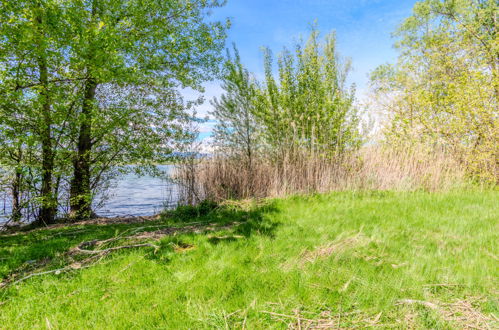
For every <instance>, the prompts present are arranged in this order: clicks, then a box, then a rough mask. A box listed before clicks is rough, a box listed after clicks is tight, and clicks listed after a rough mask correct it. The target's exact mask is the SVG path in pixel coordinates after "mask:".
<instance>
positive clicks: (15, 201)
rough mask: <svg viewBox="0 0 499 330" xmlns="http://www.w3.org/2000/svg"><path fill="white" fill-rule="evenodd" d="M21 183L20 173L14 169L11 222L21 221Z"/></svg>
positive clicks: (17, 169)
mask: <svg viewBox="0 0 499 330" xmlns="http://www.w3.org/2000/svg"><path fill="white" fill-rule="evenodd" d="M21 181H22V173H21V170H20V169H19V168H16V172H15V173H14V180H13V181H12V220H13V221H14V222H19V221H20V220H21V216H22V214H21Z"/></svg>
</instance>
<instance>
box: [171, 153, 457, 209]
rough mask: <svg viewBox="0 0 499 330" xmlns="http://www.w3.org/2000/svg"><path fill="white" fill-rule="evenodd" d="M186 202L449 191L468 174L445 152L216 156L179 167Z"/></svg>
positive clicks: (182, 192)
mask: <svg viewBox="0 0 499 330" xmlns="http://www.w3.org/2000/svg"><path fill="white" fill-rule="evenodd" d="M175 177H176V179H177V181H178V182H179V183H180V184H181V192H180V195H181V196H182V197H183V198H182V199H183V200H182V202H183V203H186V204H193V203H195V202H196V201H200V200H204V199H209V200H214V201H221V200H226V199H244V198H265V197H282V196H286V195H290V194H303V193H315V192H319V193H321V192H329V191H338V190H417V189H425V190H429V191H436V190H446V189H450V188H452V187H455V186H456V185H460V184H463V183H464V182H465V172H464V170H463V169H462V168H461V167H460V166H459V165H458V163H457V162H456V161H454V160H453V159H452V158H450V157H449V156H447V155H445V154H444V153H442V152H426V151H423V150H414V149H413V150H393V149H387V148H383V147H364V148H362V149H361V150H359V151H357V152H355V153H351V154H348V155H342V156H340V157H329V158H326V157H322V156H320V155H314V154H311V153H301V154H297V153H294V154H293V156H291V155H284V156H282V157H281V158H280V161H276V160H275V159H274V160H273V159H269V158H267V157H258V158H256V159H253V160H252V162H251V166H249V165H248V161H245V160H244V159H243V158H238V157H227V156H221V155H215V156H213V157H211V158H206V159H202V160H194V159H192V160H190V161H187V162H185V163H183V164H181V165H178V166H177V170H176V173H175Z"/></svg>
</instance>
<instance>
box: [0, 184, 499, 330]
mask: <svg viewBox="0 0 499 330" xmlns="http://www.w3.org/2000/svg"><path fill="white" fill-rule="evenodd" d="M497 194H498V193H497V191H464V192H456V191H454V192H448V193H438V194H435V193H424V192H416V193H400V192H397V193H395V192H372V193H371V192H362V193H354V192H344V193H334V194H329V195H315V196H305V197H292V198H288V199H284V200H275V201H273V202H271V203H270V204H268V205H266V206H264V207H262V206H255V205H254V206H253V207H251V208H250V209H241V208H236V207H233V208H228V207H226V208H220V209H217V210H215V211H212V212H210V213H209V215H207V216H205V217H201V218H195V219H193V220H194V221H203V222H206V223H215V224H216V223H220V224H228V223H233V222H237V223H239V224H238V225H236V226H234V227H232V228H226V229H224V230H221V231H211V232H208V233H184V234H177V235H175V236H173V237H165V238H164V239H162V240H161V242H159V244H158V245H159V246H160V249H159V250H157V251H156V252H154V250H153V249H152V248H143V249H137V250H122V251H121V252H119V251H118V252H115V253H113V254H111V255H108V256H107V257H105V258H103V259H102V260H101V261H100V262H99V263H97V264H96V265H94V266H92V267H89V268H86V269H79V270H74V271H71V272H69V273H61V274H49V275H43V276H37V277H34V278H31V279H28V280H26V281H24V282H21V283H19V284H16V285H14V286H12V287H10V288H7V289H5V288H4V289H2V292H1V298H0V299H1V300H2V305H1V310H2V312H1V313H0V323H1V324H2V328H5V329H18V328H33V327H45V326H47V327H48V325H50V327H52V328H89V327H98V328H120V329H121V328H176V329H184V328H197V329H199V328H221V327H222V328H224V327H227V328H242V327H243V324H244V327H245V328H248V329H268V328H287V327H288V326H289V323H290V322H293V323H292V324H295V323H294V322H296V319H295V318H294V317H295V316H296V315H297V314H299V315H300V316H301V317H302V318H303V319H311V320H319V319H329V318H330V319H331V320H330V321H328V322H329V323H328V324H334V325H335V326H336V325H338V326H339V327H342V328H348V327H362V328H364V327H365V328H369V327H373V326H376V327H382V328H421V329H425V328H435V329H448V328H466V327H468V326H469V327H477V326H478V327H481V328H482V327H483V328H486V327H487V326H486V325H485V324H484V323H475V322H487V323H488V327H490V328H495V327H497V322H496V321H494V317H493V316H492V315H491V314H492V313H494V314H495V315H497V313H498V305H497V299H496V294H495V290H496V287H497V284H496V280H495V279H496V278H497V277H498V275H499V274H498V269H497V260H496V259H495V255H497V249H498V245H497V242H499V240H498V237H497V230H495V229H496V227H497V220H496V218H497V214H498V212H499V209H498V205H497V197H498V196H497ZM150 225H159V223H151V224H150ZM137 226H139V227H143V226H144V224H138V225H120V226H115V225H113V226H84V227H78V228H75V227H67V228H59V229H53V230H38V231H35V232H31V233H28V234H18V235H16V236H2V237H0V269H1V274H2V276H4V277H5V276H6V274H8V273H9V272H12V271H15V269H16V268H18V267H19V266H21V267H29V265H30V264H31V262H30V261H33V260H39V259H42V258H44V257H45V256H50V257H51V258H52V259H51V260H50V262H49V267H50V269H54V268H59V267H61V266H62V265H61V261H60V259H59V258H60V257H59V255H61V254H62V253H64V252H65V251H67V249H69V248H70V247H72V246H74V245H76V244H78V243H79V242H80V241H83V240H92V239H106V238H110V237H115V236H118V235H126V233H130V232H131V231H133V230H136V229H138V228H137ZM152 230H154V229H152ZM415 233H416V234H415ZM328 248H329V249H330V250H328ZM39 251H43V253H39ZM320 251H324V252H323V254H320V255H317V257H316V258H313V253H316V252H320ZM327 251H330V253H327ZM14 260H15V262H14ZM457 260H458V261H459V262H456V261H457ZM402 299H413V300H418V301H427V302H432V303H434V304H439V309H437V310H433V309H431V308H429V307H427V306H424V305H418V304H400V300H402ZM454 303H458V304H456V305H454ZM465 303H471V306H472V307H471V312H470V313H469V314H468V313H467V312H466V311H468V310H469V309H458V307H459V306H460V304H461V305H463V304H465ZM268 312H273V313H278V314H284V315H288V317H280V316H277V315H272V314H269V313H268ZM131 313H133V315H134V317H133V318H131V317H130V314H131ZM380 313H381V314H380ZM463 313H466V314H463ZM478 313H480V314H478ZM482 315H483V316H484V317H485V318H486V321H484V319H481V316H482ZM331 322H332V323H331ZM304 324H305V320H302V326H304ZM324 324H326V323H322V325H324ZM478 324H480V325H478Z"/></svg>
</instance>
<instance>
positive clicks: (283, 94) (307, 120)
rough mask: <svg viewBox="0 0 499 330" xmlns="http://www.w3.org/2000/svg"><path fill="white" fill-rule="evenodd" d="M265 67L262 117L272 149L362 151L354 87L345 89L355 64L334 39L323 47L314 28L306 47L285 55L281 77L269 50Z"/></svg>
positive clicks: (324, 152)
mask: <svg viewBox="0 0 499 330" xmlns="http://www.w3.org/2000/svg"><path fill="white" fill-rule="evenodd" d="M264 67H265V84H264V86H263V88H261V93H260V100H261V102H260V103H261V105H260V107H259V108H260V110H261V111H259V112H258V116H259V119H260V120H261V122H262V125H263V126H264V127H265V131H266V133H267V138H266V140H267V144H268V145H270V146H272V148H273V149H274V150H278V152H279V153H282V152H293V150H297V149H305V150H308V151H310V152H313V153H316V154H317V155H327V156H331V155H334V154H337V155H339V154H342V153H343V152H344V151H346V150H348V149H352V148H356V147H357V146H358V144H359V142H360V139H359V136H358V115H357V109H356V108H355V106H354V97H355V87H354V86H351V87H350V88H347V86H346V78H347V76H348V73H349V71H350V62H349V61H348V60H347V61H345V62H344V61H343V60H342V59H341V58H340V56H339V55H338V53H337V51H336V38H335V34H334V33H331V34H329V35H327V36H326V37H325V39H324V41H321V40H320V35H319V32H318V31H317V29H316V28H315V27H314V28H313V29H312V32H311V34H310V36H309V38H308V40H307V42H306V43H305V44H303V43H297V44H296V45H295V54H292V53H291V52H290V51H289V50H286V49H285V50H284V51H283V52H282V53H281V54H280V56H279V59H278V76H277V77H274V73H273V59H272V54H271V52H270V50H268V49H267V50H266V51H265V66H264Z"/></svg>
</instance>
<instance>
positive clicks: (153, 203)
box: [0, 165, 178, 224]
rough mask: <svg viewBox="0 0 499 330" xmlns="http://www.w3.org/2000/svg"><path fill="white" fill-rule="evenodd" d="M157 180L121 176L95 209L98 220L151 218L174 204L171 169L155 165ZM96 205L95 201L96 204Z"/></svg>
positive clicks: (1, 214) (2, 215)
mask: <svg viewBox="0 0 499 330" xmlns="http://www.w3.org/2000/svg"><path fill="white" fill-rule="evenodd" d="M158 169H159V170H160V171H162V172H163V173H164V175H161V177H153V176H149V175H144V176H138V175H136V174H134V173H129V174H125V175H123V176H121V177H119V179H117V181H116V182H115V183H114V184H113V185H112V186H111V188H110V190H109V191H108V192H107V193H106V196H107V198H106V199H105V200H104V202H103V205H102V207H97V206H95V212H96V213H97V215H98V216H99V217H106V218H110V217H131V216H152V215H156V214H158V213H160V212H161V211H163V210H164V209H165V208H167V207H171V206H172V205H175V204H176V202H177V200H178V199H177V195H178V189H177V188H178V187H177V186H176V185H175V184H173V183H172V182H171V181H169V180H168V177H169V175H170V174H171V173H172V170H173V165H158ZM97 202H98V201H97ZM9 214H10V205H9V204H8V203H6V204H5V207H4V205H2V210H1V211H0V224H1V223H3V222H5V221H7V220H8V216H9Z"/></svg>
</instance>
